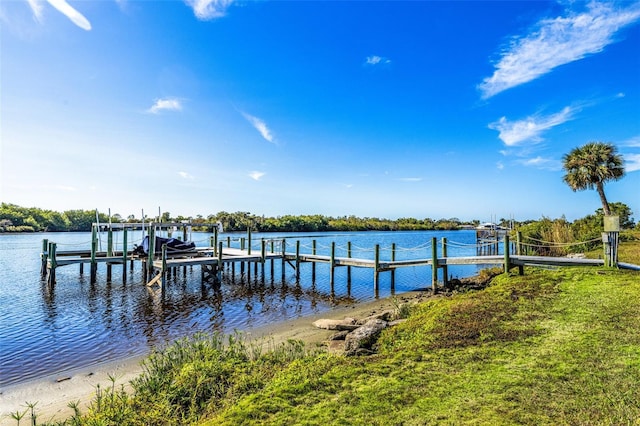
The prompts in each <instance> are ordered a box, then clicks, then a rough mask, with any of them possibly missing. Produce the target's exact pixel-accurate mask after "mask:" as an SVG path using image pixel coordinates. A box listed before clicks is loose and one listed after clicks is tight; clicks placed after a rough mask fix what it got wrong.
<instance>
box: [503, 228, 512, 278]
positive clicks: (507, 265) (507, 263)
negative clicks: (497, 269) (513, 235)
mask: <svg viewBox="0 0 640 426" xmlns="http://www.w3.org/2000/svg"><path fill="white" fill-rule="evenodd" d="M510 252H511V250H509V235H505V236H504V273H505V274H508V273H509V268H510V267H511V262H510V257H509V256H510V254H511V253H510Z"/></svg>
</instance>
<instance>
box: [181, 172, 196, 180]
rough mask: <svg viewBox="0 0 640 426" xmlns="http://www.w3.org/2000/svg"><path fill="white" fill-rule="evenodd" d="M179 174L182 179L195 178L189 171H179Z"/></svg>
mask: <svg viewBox="0 0 640 426" xmlns="http://www.w3.org/2000/svg"><path fill="white" fill-rule="evenodd" d="M178 175H180V177H181V178H182V179H194V177H193V175H190V174H189V173H187V172H178Z"/></svg>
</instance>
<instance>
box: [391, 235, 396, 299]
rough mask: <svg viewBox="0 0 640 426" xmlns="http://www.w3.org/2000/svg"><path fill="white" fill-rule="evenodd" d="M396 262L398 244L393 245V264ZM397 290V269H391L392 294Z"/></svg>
mask: <svg viewBox="0 0 640 426" xmlns="http://www.w3.org/2000/svg"><path fill="white" fill-rule="evenodd" d="M395 261H396V243H392V244H391V262H395ZM395 289H396V268H391V292H392V293H393V292H394V291H395Z"/></svg>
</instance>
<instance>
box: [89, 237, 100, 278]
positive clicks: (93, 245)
mask: <svg viewBox="0 0 640 426" xmlns="http://www.w3.org/2000/svg"><path fill="white" fill-rule="evenodd" d="M97 250H98V240H97V239H94V240H93V241H91V266H90V268H89V269H90V271H89V275H90V278H89V280H90V281H91V282H92V283H94V282H96V275H97V273H98V262H96V251H97Z"/></svg>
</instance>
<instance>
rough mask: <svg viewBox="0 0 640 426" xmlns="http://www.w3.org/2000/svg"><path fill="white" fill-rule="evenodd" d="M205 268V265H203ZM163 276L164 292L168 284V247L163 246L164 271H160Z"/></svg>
mask: <svg viewBox="0 0 640 426" xmlns="http://www.w3.org/2000/svg"><path fill="white" fill-rule="evenodd" d="M203 267H204V265H203ZM160 273H161V274H162V278H161V282H162V291H164V288H165V285H166V284H167V245H166V244H163V245H162V269H161V270H160Z"/></svg>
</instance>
